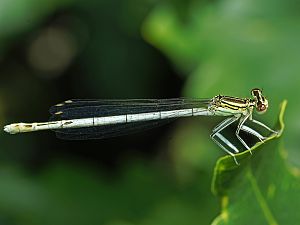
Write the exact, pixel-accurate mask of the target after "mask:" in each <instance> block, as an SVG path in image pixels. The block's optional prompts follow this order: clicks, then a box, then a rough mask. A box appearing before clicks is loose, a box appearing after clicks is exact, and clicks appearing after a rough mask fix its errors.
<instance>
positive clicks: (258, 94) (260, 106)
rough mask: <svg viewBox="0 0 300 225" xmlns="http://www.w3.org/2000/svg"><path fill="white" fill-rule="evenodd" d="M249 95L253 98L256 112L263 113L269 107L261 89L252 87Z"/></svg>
mask: <svg viewBox="0 0 300 225" xmlns="http://www.w3.org/2000/svg"><path fill="white" fill-rule="evenodd" d="M251 95H252V96H253V98H254V100H255V108H256V110H257V112H258V113H265V112H266V111H267V109H268V107H269V103H268V100H267V99H266V97H265V96H263V94H262V90H261V89H259V88H254V89H252V90H251Z"/></svg>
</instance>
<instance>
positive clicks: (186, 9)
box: [0, 0, 300, 225]
mask: <svg viewBox="0 0 300 225" xmlns="http://www.w3.org/2000/svg"><path fill="white" fill-rule="evenodd" d="M299 9H300V3H298V2H297V1H293V0H287V1H283V0H281V1H275V2H274V1H271V0H264V1H261V0H260V1H259V0H252V1H248V0H246V1H238V0H219V1H200V0H198V1H196V0H185V1H184V0H173V1H170V0H165V1H162V0H161V1H158V0H139V1H138V0H114V1H109V0H99V1H93V0H85V1H82V0H44V1H37V0H0V63H1V67H0V74H1V75H0V118H1V120H0V123H1V126H4V125H5V124H8V123H12V122H21V121H22V122H30V121H45V120H47V117H48V108H49V107H50V106H51V105H53V104H56V103H59V102H61V101H64V100H67V99H71V98H169V97H179V96H185V97H199V98H210V97H213V96H214V95H217V94H226V95H233V96H241V97H249V96H250V90H251V89H252V88H254V87H259V88H263V90H264V94H266V95H267V97H268V99H269V104H270V109H269V111H268V112H267V113H266V114H265V115H261V116H260V115H255V118H258V117H259V119H260V120H261V121H263V122H265V123H266V124H268V125H270V126H271V127H272V126H273V125H274V124H275V122H276V121H277V114H278V110H279V103H280V102H281V101H282V100H283V99H287V100H288V108H287V112H286V116H285V120H286V126H287V128H286V131H285V133H284V136H283V138H284V144H285V148H286V149H287V151H288V161H289V163H291V164H293V165H295V166H299V165H300V161H299V157H300V153H299V138H298V137H299V128H300V120H299V111H300V105H299V102H298V96H299V93H298V92H299V88H300V76H299V75H298V73H299V72H298V71H300V63H299V60H300V44H299V43H300V14H299ZM218 121H220V119H218V118H209V119H207V118H193V119H183V120H178V121H176V122H175V123H172V124H170V125H168V126H164V127H161V128H158V129H155V130H151V131H147V132H143V133H140V134H134V135H130V136H127V137H119V138H112V139H108V140H92V141H82V142H78V141H63V140H58V139H56V138H55V135H54V133H52V132H40V133H32V134H23V135H15V136H10V135H8V134H4V133H3V132H1V134H0V141H1V151H0V156H1V158H0V159H1V165H0V224H8V225H10V224H23V225H27V224H28V225H29V224H33V225H35V224H78V225H80V224H91V225H92V224H105V225H131V224H142V225H154V224H155V225H159V224H163V225H168V224H172V225H176V224H178V225H189V224H191V225H192V224H210V223H211V222H212V221H213V220H214V218H215V217H216V216H217V215H218V213H219V210H220V206H219V199H218V198H217V197H216V196H213V194H212V193H211V191H210V185H211V184H210V183H211V178H212V173H213V168H214V165H215V161H216V160H217V159H218V157H220V156H221V155H224V153H223V152H222V151H221V150H220V149H219V148H218V147H217V146H216V145H215V144H214V143H212V141H211V140H210V138H209V134H210V130H211V129H212V128H213V126H214V125H216V124H217V123H218Z"/></svg>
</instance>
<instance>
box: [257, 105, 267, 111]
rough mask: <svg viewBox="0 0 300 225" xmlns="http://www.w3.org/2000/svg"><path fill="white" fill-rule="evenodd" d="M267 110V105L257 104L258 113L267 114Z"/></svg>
mask: <svg viewBox="0 0 300 225" xmlns="http://www.w3.org/2000/svg"><path fill="white" fill-rule="evenodd" d="M267 108H268V106H267V105H265V104H263V103H258V104H257V107H256V109H257V111H258V112H259V113H264V112H266V111H267Z"/></svg>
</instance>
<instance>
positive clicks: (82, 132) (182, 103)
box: [49, 98, 210, 140]
mask: <svg viewBox="0 0 300 225" xmlns="http://www.w3.org/2000/svg"><path fill="white" fill-rule="evenodd" d="M209 101H210V100H208V99H207V100H202V99H201V100H200V99H184V98H176V99H131V100H93V99H90V100H69V101H65V102H63V103H61V104H57V105H55V106H52V107H51V108H50V110H49V111H50V113H51V114H52V116H51V117H50V121H56V120H68V119H79V118H90V117H105V116H116V115H124V114H136V113H146V112H157V111H167V110H178V109H189V108H201V107H203V108H207V105H208V103H209ZM173 120H175V119H165V120H154V121H142V122H131V123H123V124H112V125H103V126H95V127H85V128H72V129H57V130H54V131H55V132H56V135H57V137H58V138H62V139H68V140H86V139H102V138H109V137H116V136H122V135H127V134H132V133H136V132H139V131H142V130H147V129H151V128H154V127H158V126H161V125H163V124H166V123H168V122H170V121H173Z"/></svg>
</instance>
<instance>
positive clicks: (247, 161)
mask: <svg viewBox="0 0 300 225" xmlns="http://www.w3.org/2000/svg"><path fill="white" fill-rule="evenodd" d="M286 104H287V101H283V102H282V104H281V111H280V115H279V134H278V135H272V136H270V137H269V138H268V139H267V140H266V141H265V143H259V144H257V145H255V146H254V147H253V148H252V149H251V150H252V153H253V155H251V154H250V153H249V151H246V152H243V153H240V154H238V155H237V160H238V161H239V162H240V165H239V166H238V165H235V164H234V162H233V160H232V158H231V157H229V156H225V157H222V158H220V159H219V160H218V162H217V164H216V167H215V172H214V179H213V183H212V192H213V193H214V194H216V195H217V196H219V197H220V198H221V207H222V209H221V214H220V215H219V216H218V217H217V218H216V219H215V220H214V222H213V224H214V225H215V224H248V223H249V221H251V224H274V225H275V224H295V221H299V219H300V215H299V214H298V213H296V212H295V213H292V212H293V210H295V209H296V210H297V209H299V207H300V202H299V201H298V200H299V199H300V179H299V176H300V175H299V174H300V171H299V169H297V168H293V167H291V166H290V165H287V163H286V158H287V154H286V151H285V149H284V146H283V144H282V142H281V140H282V138H279V137H281V134H282V132H283V129H284V123H283V115H284V111H285V108H286ZM287 203H288V208H287Z"/></svg>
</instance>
